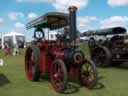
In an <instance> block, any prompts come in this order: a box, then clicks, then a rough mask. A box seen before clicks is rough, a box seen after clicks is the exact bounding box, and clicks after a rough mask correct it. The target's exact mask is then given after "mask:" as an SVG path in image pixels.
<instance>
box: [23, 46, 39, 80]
mask: <svg viewBox="0 0 128 96" xmlns="http://www.w3.org/2000/svg"><path fill="white" fill-rule="evenodd" d="M25 72H26V76H27V79H28V80H31V81H38V80H39V78H40V50H39V48H38V47H37V46H35V45H31V46H29V47H28V48H27V49H26V53H25Z"/></svg>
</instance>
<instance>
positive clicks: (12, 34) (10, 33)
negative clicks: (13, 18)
mask: <svg viewBox="0 0 128 96" xmlns="http://www.w3.org/2000/svg"><path fill="white" fill-rule="evenodd" d="M3 36H24V34H22V33H17V32H9V33H7V34H4V35H3Z"/></svg>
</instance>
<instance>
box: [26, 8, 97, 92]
mask: <svg viewBox="0 0 128 96" xmlns="http://www.w3.org/2000/svg"><path fill="white" fill-rule="evenodd" d="M76 9H77V8H76V7H74V6H72V7H70V8H69V14H66V13H60V12H49V13H47V14H45V15H43V16H41V17H39V18H37V19H35V20H33V21H32V22H30V23H28V24H27V26H26V27H27V29H30V28H35V32H34V38H35V39H36V40H34V41H32V42H31V44H30V45H29V46H28V47H27V49H26V53H25V71H26V77H27V79H28V80H31V81H38V80H39V79H40V75H41V74H42V73H43V74H44V73H48V74H49V77H50V81H51V85H52V87H53V89H54V90H55V91H56V92H59V93H62V92H64V91H65V89H66V87H67V84H68V81H69V79H70V80H74V79H75V80H79V81H80V83H81V84H83V85H84V86H85V87H87V88H92V87H93V86H94V85H95V84H96V82H97V73H96V67H95V64H94V63H93V62H92V61H90V60H87V59H85V57H84V54H83V52H82V51H81V50H80V47H79V44H78V42H77V38H78V36H77V31H76ZM64 28H65V31H64V30H62V29H64ZM66 28H67V30H66ZM53 30H54V31H53ZM44 31H47V32H44ZM49 31H51V33H52V32H55V31H56V32H57V33H58V34H57V35H56V39H53V38H52V37H53V36H52V35H51V37H50V32H49ZM62 31H63V32H64V33H63V32H62ZM66 31H67V32H66ZM62 33H63V34H62ZM46 36H47V38H45V37H46ZM52 39H53V40H52Z"/></svg>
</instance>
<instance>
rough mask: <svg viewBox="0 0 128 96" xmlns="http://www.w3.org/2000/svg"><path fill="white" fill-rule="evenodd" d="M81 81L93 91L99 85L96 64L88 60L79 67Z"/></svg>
mask: <svg viewBox="0 0 128 96" xmlns="http://www.w3.org/2000/svg"><path fill="white" fill-rule="evenodd" d="M79 80H80V83H81V84H82V85H84V86H85V87H87V88H89V89H91V88H93V87H94V86H95V85H96V83H97V70H96V66H95V64H94V63H93V62H92V61H90V60H86V61H85V62H84V63H83V64H81V65H80V67H79Z"/></svg>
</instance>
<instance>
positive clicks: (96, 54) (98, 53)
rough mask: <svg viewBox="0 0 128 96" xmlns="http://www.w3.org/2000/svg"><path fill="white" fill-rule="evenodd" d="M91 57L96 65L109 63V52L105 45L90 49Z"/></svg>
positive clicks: (105, 65)
mask: <svg viewBox="0 0 128 96" xmlns="http://www.w3.org/2000/svg"><path fill="white" fill-rule="evenodd" d="M91 59H92V60H93V61H94V62H95V64H96V65H97V66H100V67H107V66H109V65H110V64H111V53H110V51H109V50H108V49H107V48H106V47H103V46H101V47H97V48H95V49H94V50H93V51H92V53H91Z"/></svg>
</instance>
